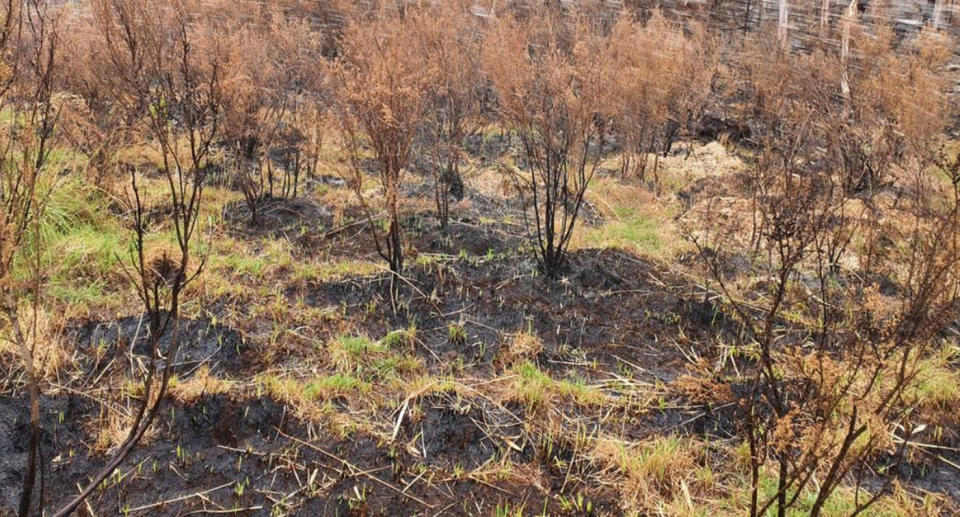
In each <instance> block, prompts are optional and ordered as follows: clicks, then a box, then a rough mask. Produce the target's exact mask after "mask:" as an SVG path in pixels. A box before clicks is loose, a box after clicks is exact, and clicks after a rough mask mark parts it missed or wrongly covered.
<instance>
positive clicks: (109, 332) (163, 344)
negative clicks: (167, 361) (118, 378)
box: [67, 316, 247, 376]
mask: <svg viewBox="0 0 960 517" xmlns="http://www.w3.org/2000/svg"><path fill="white" fill-rule="evenodd" d="M67 335H68V336H69V337H70V338H71V339H72V340H73V342H74V343H76V346H77V348H78V349H80V350H82V351H83V352H84V353H83V354H82V356H83V357H85V358H88V359H87V361H90V362H92V363H93V364H92V365H90V366H92V369H94V370H96V369H98V368H101V367H104V366H106V365H107V364H108V363H109V362H110V360H111V359H113V358H118V357H120V356H121V355H126V354H127V353H128V352H129V350H130V349H131V344H132V349H133V353H134V354H135V355H137V356H141V357H147V356H148V355H149V353H150V348H149V347H150V342H151V340H150V338H149V330H148V325H147V321H146V318H145V317H143V318H141V317H140V316H127V317H125V318H121V319H119V320H115V321H107V322H105V321H90V322H85V323H79V322H77V323H75V324H73V325H69V326H68V329H67ZM171 336H172V332H171V331H170V330H169V329H168V330H167V331H166V332H165V333H164V335H163V336H162V337H161V338H160V350H161V352H163V354H164V355H165V354H166V353H167V351H168V350H169V348H170V344H171ZM179 341H180V349H179V352H178V354H177V362H176V364H175V365H174V371H175V372H177V373H178V374H180V375H183V374H185V373H189V372H191V371H193V370H194V369H195V368H196V367H198V366H200V365H207V366H208V367H209V368H210V369H211V371H214V372H216V373H218V374H220V375H221V376H231V375H236V374H238V373H239V372H240V371H241V370H242V369H243V367H244V351H245V350H246V348H247V346H246V344H245V343H244V340H243V337H242V336H241V335H240V334H239V333H238V332H237V331H235V330H233V329H231V328H229V327H225V326H223V325H221V324H219V323H213V322H212V321H210V320H206V319H182V320H181V321H180V337H179ZM120 358H121V359H122V357H120ZM121 362H124V361H121ZM162 364H163V363H162V360H161V361H160V364H159V365H158V366H162Z"/></svg>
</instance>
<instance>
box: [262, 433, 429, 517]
mask: <svg viewBox="0 0 960 517" xmlns="http://www.w3.org/2000/svg"><path fill="white" fill-rule="evenodd" d="M274 429H275V430H276V431H277V433H278V434H279V435H280V436H283V437H284V438H287V439H289V440H293V441H294V442H297V443H299V444H300V445H303V446H304V447H308V448H310V449H313V450H315V451H317V452H319V453H320V454H323V455H324V456H326V457H328V458H330V459H332V460H334V461H336V462H338V463H340V464H341V465H343V466H344V467H347V468H348V469H350V471H351V472H352V474H351V475H353V476H363V477H366V478H368V479H370V480H371V481H374V482H376V483H377V484H379V485H382V486H384V487H386V488H389V489H390V490H392V491H393V492H396V493H397V494H399V495H401V496H403V497H405V498H407V499H410V500H411V501H416V502H418V503H420V504H422V505H423V506H426V507H427V508H430V509H432V508H433V505H432V504H430V503H428V502H426V501H424V500H423V499H420V498H419V497H416V496H413V495H410V494H408V493H406V492H405V491H403V490H400V489H399V488H397V487H395V486H393V485H391V484H390V483H387V482H386V481H384V480H382V479H380V478H378V477H377V476H374V475H373V474H370V473H369V472H367V471H365V470H363V469H360V468H359V467H357V466H356V465H354V464H352V463H350V462H349V461H347V460H345V459H343V458H341V457H340V456H337V455H336V454H333V453H331V452H328V451H326V450H324V449H323V448H321V447H318V446H316V445H313V444H311V443H309V442H305V441H303V440H301V439H299V438H297V437H294V436H290V435H288V434H287V433H284V432H283V431H281V430H280V428H278V427H274Z"/></svg>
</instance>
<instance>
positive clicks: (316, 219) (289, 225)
mask: <svg viewBox="0 0 960 517" xmlns="http://www.w3.org/2000/svg"><path fill="white" fill-rule="evenodd" d="M256 209H257V219H256V221H253V220H252V217H251V210H250V206H249V205H248V204H247V202H246V201H244V200H240V201H236V202H234V203H231V204H229V205H227V207H226V208H224V218H225V219H226V220H228V221H231V222H232V223H234V224H233V227H234V228H236V229H237V231H238V232H239V233H240V234H243V235H254V236H263V235H268V236H274V237H281V236H285V237H296V236H298V235H300V234H301V233H303V232H306V231H308V230H310V231H312V230H316V229H317V228H329V227H330V226H331V224H332V222H333V217H332V216H331V215H330V212H329V211H328V210H327V209H326V208H325V207H324V206H323V205H321V204H319V203H317V202H316V201H313V200H311V199H307V198H300V197H298V198H293V199H289V198H283V197H267V198H265V199H261V200H259V201H257V203H256Z"/></svg>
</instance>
